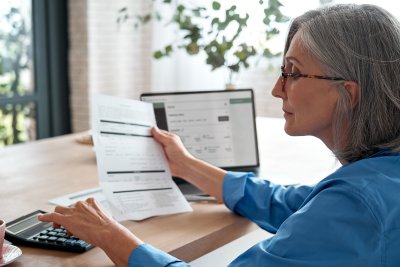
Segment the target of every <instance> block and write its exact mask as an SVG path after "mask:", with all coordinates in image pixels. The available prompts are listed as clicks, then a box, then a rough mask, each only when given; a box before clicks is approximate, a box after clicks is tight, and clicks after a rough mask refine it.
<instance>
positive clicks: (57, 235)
mask: <svg viewBox="0 0 400 267" xmlns="http://www.w3.org/2000/svg"><path fill="white" fill-rule="evenodd" d="M55 236H56V237H66V236H67V235H66V234H64V233H58V234H56V235H55Z"/></svg>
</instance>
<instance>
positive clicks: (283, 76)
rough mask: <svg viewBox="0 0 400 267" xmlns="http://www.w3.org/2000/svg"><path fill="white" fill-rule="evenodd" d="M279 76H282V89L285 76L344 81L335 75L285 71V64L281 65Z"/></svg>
mask: <svg viewBox="0 0 400 267" xmlns="http://www.w3.org/2000/svg"><path fill="white" fill-rule="evenodd" d="M281 71H282V74H281V77H282V89H285V83H286V78H288V77H290V78H309V79H320V80H330V81H345V80H346V79H343V78H337V77H328V76H321V75H310V74H302V73H292V72H285V66H282V67H281Z"/></svg>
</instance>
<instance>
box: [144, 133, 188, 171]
mask: <svg viewBox="0 0 400 267" xmlns="http://www.w3.org/2000/svg"><path fill="white" fill-rule="evenodd" d="M151 133H152V134H153V136H154V139H156V140H157V142H159V143H160V144H161V145H162V146H163V148H164V152H165V155H166V157H167V159H168V163H169V167H170V169H171V172H172V175H173V176H177V177H181V178H185V177H187V175H188V173H189V172H190V164H189V162H190V161H192V160H195V158H194V157H193V156H192V155H191V154H190V153H189V152H188V151H187V150H186V148H185V146H184V145H183V143H182V141H181V139H180V138H179V136H177V135H176V134H174V133H171V132H167V131H164V130H161V129H159V128H157V127H153V128H152V129H151Z"/></svg>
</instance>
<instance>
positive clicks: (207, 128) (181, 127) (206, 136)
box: [141, 89, 259, 169]
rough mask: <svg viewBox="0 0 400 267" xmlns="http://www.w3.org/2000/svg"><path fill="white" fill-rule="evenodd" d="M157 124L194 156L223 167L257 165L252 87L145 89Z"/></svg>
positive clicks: (144, 97) (144, 96)
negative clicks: (166, 91) (203, 89)
mask: <svg viewBox="0 0 400 267" xmlns="http://www.w3.org/2000/svg"><path fill="white" fill-rule="evenodd" d="M141 100H142V101H146V102H150V103H153V107H154V111H155V115H156V121H157V126H158V127H159V128H161V129H164V130H167V131H170V132H173V133H175V134H177V135H179V136H180V138H181V139H182V142H183V144H184V145H185V147H186V148H187V150H188V151H189V152H190V153H191V154H192V155H193V156H195V157H196V158H199V159H202V160H204V161H207V162H209V163H211V164H213V165H215V166H218V167H221V168H224V169H235V168H251V167H258V166H259V157H258V146H257V133H256V123H255V107H254V97H253V90H251V89H241V90H232V91H228V90H223V91H222V90H221V91H196V92H193V91H191V92H173V93H145V94H142V95H141Z"/></svg>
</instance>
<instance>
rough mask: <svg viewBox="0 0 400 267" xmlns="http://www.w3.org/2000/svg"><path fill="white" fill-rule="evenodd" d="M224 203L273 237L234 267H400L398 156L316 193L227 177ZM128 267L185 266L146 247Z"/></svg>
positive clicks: (330, 180) (344, 170)
mask: <svg viewBox="0 0 400 267" xmlns="http://www.w3.org/2000/svg"><path fill="white" fill-rule="evenodd" d="M223 196H224V202H225V204H226V206H227V207H228V208H229V209H231V210H232V211H234V212H236V213H238V214H240V215H242V216H245V217H247V218H249V219H250V220H252V221H253V222H255V223H256V224H258V225H259V226H260V227H261V228H263V229H265V230H266V231H268V232H271V233H274V234H275V235H274V236H273V237H271V238H269V239H267V240H264V241H262V242H260V243H258V244H256V245H255V246H253V247H251V248H249V249H248V250H247V251H246V252H244V253H243V254H241V255H239V256H238V257H237V258H236V259H235V260H234V261H233V262H232V263H231V264H230V266H293V267H301V266H307V267H313V266H318V267H319V266H342V267H343V266H360V267H361V266H362V267H365V266H400V155H399V154H394V153H389V152H379V153H377V154H375V155H373V156H371V157H369V158H366V159H362V160H359V161H356V162H354V163H350V164H347V165H345V166H343V167H341V168H339V169H338V170H337V171H336V172H334V173H333V174H331V175H329V176H328V177H326V178H325V179H323V180H322V181H321V182H319V183H318V184H317V185H315V186H304V185H302V186H289V187H284V186H280V185H275V184H272V183H270V182H268V181H267V180H263V179H259V178H255V177H254V175H253V174H252V173H238V172H228V173H227V174H226V176H225V177H224V184H223ZM129 266H187V264H186V263H184V262H182V261H180V260H178V259H176V258H175V257H173V256H171V255H169V254H167V253H165V252H163V251H161V250H158V249H156V248H154V247H152V246H150V245H148V244H143V245H140V246H139V247H138V248H136V249H135V250H134V251H133V252H132V254H131V255H130V257H129Z"/></svg>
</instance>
